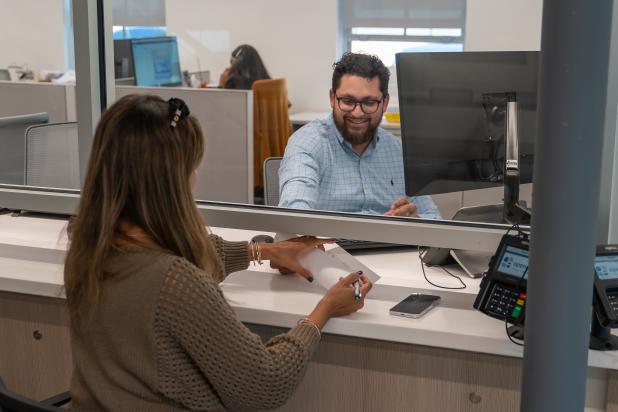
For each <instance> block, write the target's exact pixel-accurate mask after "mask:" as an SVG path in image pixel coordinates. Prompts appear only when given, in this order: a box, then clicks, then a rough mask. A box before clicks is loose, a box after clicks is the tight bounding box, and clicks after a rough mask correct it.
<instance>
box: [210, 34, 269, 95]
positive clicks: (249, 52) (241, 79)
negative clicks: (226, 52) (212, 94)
mask: <svg viewBox="0 0 618 412" xmlns="http://www.w3.org/2000/svg"><path fill="white" fill-rule="evenodd" d="M264 79H270V75H269V74H268V71H267V70H266V67H265V66H264V63H263V62H262V59H261V58H260V55H259V54H258V52H257V50H255V48H253V47H252V46H249V45H248V44H242V45H240V46H238V47H236V48H235V49H234V51H232V57H231V58H230V67H228V68H226V69H225V70H224V71H223V73H221V77H219V87H222V88H224V89H245V90H251V86H253V82H254V81H256V80H264Z"/></svg>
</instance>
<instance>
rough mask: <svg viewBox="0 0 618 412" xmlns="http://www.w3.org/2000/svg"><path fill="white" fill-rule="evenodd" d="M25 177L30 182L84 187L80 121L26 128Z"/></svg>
mask: <svg viewBox="0 0 618 412" xmlns="http://www.w3.org/2000/svg"><path fill="white" fill-rule="evenodd" d="M25 177H26V179H25V183H26V185H28V186H39V187H55V188H62V189H79V188H80V180H79V150H78V143H77V123H76V122H70V123H52V124H45V125H38V126H30V127H29V128H28V129H27V130H26V161H25Z"/></svg>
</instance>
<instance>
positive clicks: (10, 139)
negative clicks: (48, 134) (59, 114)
mask: <svg viewBox="0 0 618 412" xmlns="http://www.w3.org/2000/svg"><path fill="white" fill-rule="evenodd" d="M48 121H49V115H48V114H47V113H34V114H26V115H21V116H11V117H0V147H2V150H0V183H6V184H13V185H23V184H24V183H25V176H24V169H25V164H26V162H25V146H26V143H25V142H26V129H27V128H28V127H29V126H32V125H36V124H43V123H47V122H48Z"/></svg>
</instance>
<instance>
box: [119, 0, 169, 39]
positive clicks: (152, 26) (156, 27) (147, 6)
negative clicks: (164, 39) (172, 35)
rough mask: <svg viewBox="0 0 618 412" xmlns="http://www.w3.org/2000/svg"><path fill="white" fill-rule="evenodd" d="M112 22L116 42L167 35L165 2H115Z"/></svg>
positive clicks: (146, 0) (133, 0)
mask: <svg viewBox="0 0 618 412" xmlns="http://www.w3.org/2000/svg"><path fill="white" fill-rule="evenodd" d="M112 21H113V24H114V29H113V30H114V34H113V37H114V40H120V39H139V38H144V37H160V36H165V35H166V34H167V30H166V28H165V26H166V24H165V2H164V0H113V1H112Z"/></svg>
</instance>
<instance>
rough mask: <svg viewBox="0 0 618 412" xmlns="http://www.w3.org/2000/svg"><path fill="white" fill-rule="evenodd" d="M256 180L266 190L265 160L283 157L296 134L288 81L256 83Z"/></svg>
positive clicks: (254, 146) (254, 117)
mask: <svg viewBox="0 0 618 412" xmlns="http://www.w3.org/2000/svg"><path fill="white" fill-rule="evenodd" d="M252 90H253V167H254V172H253V179H254V185H255V187H258V188H259V187H263V185H264V181H263V165H264V160H266V159H267V158H269V157H276V156H283V152H284V151H285V146H286V144H287V143H288V138H289V137H290V134H292V125H291V124H290V114H289V113H288V91H287V87H286V82H285V79H283V78H281V79H269V80H256V81H255V82H253V87H252Z"/></svg>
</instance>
